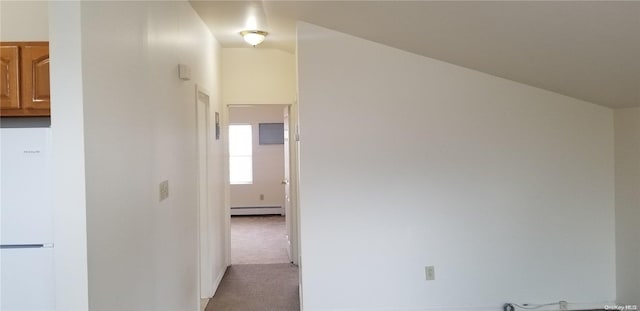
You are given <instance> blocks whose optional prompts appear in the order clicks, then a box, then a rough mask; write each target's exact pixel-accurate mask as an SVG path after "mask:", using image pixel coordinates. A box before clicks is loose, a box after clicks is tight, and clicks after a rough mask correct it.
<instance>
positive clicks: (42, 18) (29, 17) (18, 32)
mask: <svg viewBox="0 0 640 311" xmlns="http://www.w3.org/2000/svg"><path fill="white" fill-rule="evenodd" d="M48 10H49V6H48V4H47V1H5V0H3V1H0V41H49V13H48Z"/></svg>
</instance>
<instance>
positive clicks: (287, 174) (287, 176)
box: [282, 107, 293, 262]
mask: <svg viewBox="0 0 640 311" xmlns="http://www.w3.org/2000/svg"><path fill="white" fill-rule="evenodd" d="M289 148H290V144H289V107H284V179H283V180H282V184H283V185H284V210H285V215H286V216H285V218H284V219H285V226H286V227H287V253H288V254H289V261H290V262H293V252H292V247H293V242H292V234H293V232H292V228H291V227H292V226H291V224H292V220H293V219H292V218H293V213H292V212H291V182H290V180H291V167H290V165H291V164H290V163H289V159H290V158H291V157H290V154H289V153H290V150H291V149H289Z"/></svg>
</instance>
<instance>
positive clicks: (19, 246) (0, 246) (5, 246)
mask: <svg viewBox="0 0 640 311" xmlns="http://www.w3.org/2000/svg"><path fill="white" fill-rule="evenodd" d="M15 248H53V244H0V249H15Z"/></svg>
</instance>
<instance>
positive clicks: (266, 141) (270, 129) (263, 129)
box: [259, 123, 284, 145]
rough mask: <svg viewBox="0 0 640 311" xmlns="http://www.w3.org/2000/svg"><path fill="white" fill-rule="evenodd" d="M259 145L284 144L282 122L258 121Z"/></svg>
mask: <svg viewBox="0 0 640 311" xmlns="http://www.w3.org/2000/svg"><path fill="white" fill-rule="evenodd" d="M259 132H260V133H259V134H260V135H259V141H260V145H279V144H284V123H260V124H259Z"/></svg>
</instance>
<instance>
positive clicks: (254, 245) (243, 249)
mask: <svg viewBox="0 0 640 311" xmlns="http://www.w3.org/2000/svg"><path fill="white" fill-rule="evenodd" d="M288 262H290V260H289V255H288V253H287V230H286V227H285V219H284V216H271V215H268V216H234V217H231V264H233V265H236V264H271V263H288Z"/></svg>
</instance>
